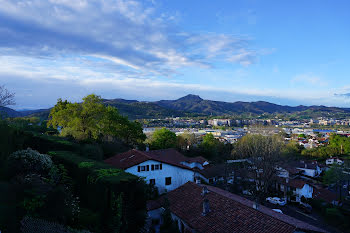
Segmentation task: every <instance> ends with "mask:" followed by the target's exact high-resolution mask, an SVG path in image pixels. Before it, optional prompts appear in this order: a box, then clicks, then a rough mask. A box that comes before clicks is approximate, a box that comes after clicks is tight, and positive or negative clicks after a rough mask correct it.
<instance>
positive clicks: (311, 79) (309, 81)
mask: <svg viewBox="0 0 350 233" xmlns="http://www.w3.org/2000/svg"><path fill="white" fill-rule="evenodd" d="M291 83H292V84H301V85H308V86H309V85H311V86H322V87H325V86H327V82H326V81H324V80H323V79H322V78H321V77H320V76H317V75H315V74H313V73H306V74H299V75H296V76H294V77H293V78H292V80H291Z"/></svg>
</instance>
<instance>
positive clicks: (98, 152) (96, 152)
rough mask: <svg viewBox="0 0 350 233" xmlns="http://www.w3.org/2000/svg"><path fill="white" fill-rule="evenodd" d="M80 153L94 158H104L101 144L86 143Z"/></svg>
mask: <svg viewBox="0 0 350 233" xmlns="http://www.w3.org/2000/svg"><path fill="white" fill-rule="evenodd" d="M80 155H81V156H83V157H85V158H88V159H93V160H98V161H100V160H103V151H102V149H101V147H100V146H99V145H96V144H95V145H93V144H84V145H83V146H82V147H81V150H80Z"/></svg>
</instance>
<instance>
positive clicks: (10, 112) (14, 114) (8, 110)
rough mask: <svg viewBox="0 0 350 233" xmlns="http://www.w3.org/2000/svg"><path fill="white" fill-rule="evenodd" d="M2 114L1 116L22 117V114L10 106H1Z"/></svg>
mask: <svg viewBox="0 0 350 233" xmlns="http://www.w3.org/2000/svg"><path fill="white" fill-rule="evenodd" d="M0 116H1V117H20V116H22V114H21V113H20V112H17V111H16V110H13V109H11V108H8V107H1V106H0Z"/></svg>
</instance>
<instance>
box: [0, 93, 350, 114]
mask: <svg viewBox="0 0 350 233" xmlns="http://www.w3.org/2000/svg"><path fill="white" fill-rule="evenodd" d="M103 102H104V104H106V105H111V106H114V107H116V108H118V110H119V112H120V113H121V114H123V115H126V116H128V117H129V118H130V119H140V118H163V117H171V116H211V115H212V116H223V115H242V114H250V115H261V114H291V115H293V114H294V115H299V116H304V115H305V117H317V116H341V117H344V116H350V109H349V108H338V107H326V106H303V105H300V106H295V107H292V106H286V105H278V104H273V103H269V102H265V101H257V102H242V101H237V102H223V101H213V100H204V99H202V98H201V97H199V96H198V95H192V94H190V95H187V96H184V97H182V98H179V99H177V100H160V101H154V102H146V101H137V100H125V99H104V100H103ZM0 111H2V112H6V113H7V114H8V116H10V117H19V116H38V117H41V118H47V116H48V114H49V111H50V109H39V110H29V111H15V110H13V109H10V108H6V107H2V108H0Z"/></svg>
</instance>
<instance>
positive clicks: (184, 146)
mask: <svg viewBox="0 0 350 233" xmlns="http://www.w3.org/2000/svg"><path fill="white" fill-rule="evenodd" d="M195 143H197V139H196V135H194V133H189V132H184V133H183V134H180V135H179V136H178V137H177V146H178V148H179V149H180V150H183V151H185V150H188V149H189V148H190V147H191V146H192V145H193V144H195Z"/></svg>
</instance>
